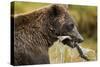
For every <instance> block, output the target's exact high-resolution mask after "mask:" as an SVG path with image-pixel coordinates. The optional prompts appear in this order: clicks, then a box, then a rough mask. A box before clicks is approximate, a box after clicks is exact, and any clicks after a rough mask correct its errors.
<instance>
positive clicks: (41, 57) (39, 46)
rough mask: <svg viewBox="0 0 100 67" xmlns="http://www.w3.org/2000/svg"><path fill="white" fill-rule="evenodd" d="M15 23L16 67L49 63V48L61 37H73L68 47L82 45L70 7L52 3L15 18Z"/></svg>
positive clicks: (14, 48)
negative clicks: (69, 10)
mask: <svg viewBox="0 0 100 67" xmlns="http://www.w3.org/2000/svg"><path fill="white" fill-rule="evenodd" d="M11 19H12V20H13V23H14V34H13V35H14V45H13V44H12V45H13V47H12V51H13V53H12V57H13V59H12V64H13V65H29V64H30V65H31V64H49V63H50V61H49V55H48V49H49V47H50V46H52V45H53V43H54V42H55V41H57V40H58V38H59V36H70V37H71V39H72V40H71V41H69V40H68V41H67V44H68V45H69V46H71V47H73V45H74V44H73V43H74V42H78V43H80V42H82V41H83V38H82V37H81V35H80V34H79V32H78V31H77V28H76V26H75V24H74V21H73V19H72V18H71V16H70V15H69V13H68V8H67V6H66V5H59V4H52V5H49V6H47V7H44V8H41V9H37V10H35V11H33V12H31V13H28V14H23V15H18V16H15V17H12V18H11Z"/></svg>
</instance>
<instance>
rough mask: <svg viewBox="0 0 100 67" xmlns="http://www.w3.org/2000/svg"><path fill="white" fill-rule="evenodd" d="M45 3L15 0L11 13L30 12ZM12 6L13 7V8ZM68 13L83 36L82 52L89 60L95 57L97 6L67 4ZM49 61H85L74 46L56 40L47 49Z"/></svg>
mask: <svg viewBox="0 0 100 67" xmlns="http://www.w3.org/2000/svg"><path fill="white" fill-rule="evenodd" d="M47 5H49V4H47V3H34V2H15V4H14V5H11V8H12V9H13V10H14V12H13V13H11V15H17V14H22V13H27V12H31V11H33V10H35V9H38V8H41V7H44V6H47ZM13 7H14V8H13ZM68 10H69V13H70V15H71V16H72V17H73V19H74V20H75V22H76V25H77V28H78V30H79V32H80V34H81V35H82V36H83V37H84V42H83V43H82V44H81V47H82V50H83V53H84V54H85V55H86V56H87V57H88V58H89V59H90V60H91V61H93V60H96V59H97V7H96V6H80V5H69V7H68ZM49 56H50V63H64V62H79V61H85V60H84V59H82V58H81V57H80V56H79V53H78V52H77V50H76V48H74V49H72V48H70V47H68V46H66V45H63V44H62V43H61V42H59V41H57V42H55V43H54V45H53V46H52V47H51V48H50V49H49Z"/></svg>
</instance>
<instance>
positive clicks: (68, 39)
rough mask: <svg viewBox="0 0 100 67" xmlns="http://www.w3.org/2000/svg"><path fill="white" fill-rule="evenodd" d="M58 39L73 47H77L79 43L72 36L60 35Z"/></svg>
mask: <svg viewBox="0 0 100 67" xmlns="http://www.w3.org/2000/svg"><path fill="white" fill-rule="evenodd" d="M58 40H60V41H61V42H62V43H63V44H64V45H65V44H67V45H68V46H69V47H71V48H75V47H76V43H78V42H77V41H75V40H74V39H73V38H72V37H71V36H58Z"/></svg>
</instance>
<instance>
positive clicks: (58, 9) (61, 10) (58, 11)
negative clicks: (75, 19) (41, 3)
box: [49, 4, 68, 16]
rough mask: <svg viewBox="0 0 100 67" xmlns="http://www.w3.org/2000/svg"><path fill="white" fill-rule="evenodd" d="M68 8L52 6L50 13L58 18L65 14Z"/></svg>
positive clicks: (65, 6) (57, 5)
mask: <svg viewBox="0 0 100 67" xmlns="http://www.w3.org/2000/svg"><path fill="white" fill-rule="evenodd" d="M67 8H68V6H67V5H59V4H53V5H51V9H50V12H49V13H50V15H53V16H58V15H61V14H64V13H65V12H66V10H67Z"/></svg>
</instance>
